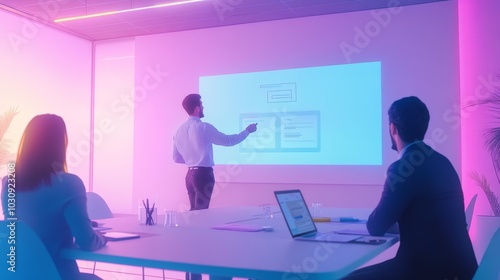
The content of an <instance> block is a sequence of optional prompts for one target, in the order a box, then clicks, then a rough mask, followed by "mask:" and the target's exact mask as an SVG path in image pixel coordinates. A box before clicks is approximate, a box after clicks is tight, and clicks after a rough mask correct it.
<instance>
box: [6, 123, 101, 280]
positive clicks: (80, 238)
mask: <svg viewBox="0 0 500 280" xmlns="http://www.w3.org/2000/svg"><path fill="white" fill-rule="evenodd" d="M67 145H68V136H67V133H66V125H65V124H64V121H63V119H62V118H61V117H59V116H56V115H49V114H47V115H39V116H36V117H34V118H33V119H32V120H31V121H30V122H29V123H28V126H27V127H26V129H25V131H24V134H23V136H22V139H21V143H20V144H19V150H18V154H17V161H16V163H15V176H16V216H17V219H18V220H19V221H22V222H24V223H26V224H27V225H28V226H30V227H31V228H32V229H33V230H34V231H35V232H36V233H37V234H38V236H39V237H40V239H41V240H42V241H43V243H44V244H45V246H46V247H47V250H48V251H49V253H50V255H51V256H52V258H53V259H54V263H55V264H56V266H57V268H58V270H59V273H60V274H61V277H62V278H63V279H79V278H80V276H81V275H80V272H79V270H78V266H77V265H76V262H75V261H74V260H68V259H63V258H60V257H59V256H58V255H59V251H60V250H61V249H62V248H65V247H71V246H73V237H74V242H75V243H76V244H77V245H78V246H79V247H80V248H82V249H84V250H96V249H99V248H101V247H103V246H104V245H105V244H106V239H105V238H104V237H103V236H102V235H101V234H100V233H98V232H95V231H94V230H93V229H92V225H91V221H90V219H89V217H88V214H87V205H86V204H87V198H86V195H85V186H84V185H83V182H82V180H81V179H80V178H79V177H78V176H76V175H74V174H70V173H67V169H66V148H67ZM2 204H3V205H2V206H3V212H4V216H5V217H7V180H6V177H5V178H4V180H3V182H2Z"/></svg>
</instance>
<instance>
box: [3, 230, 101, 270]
mask: <svg viewBox="0 0 500 280" xmlns="http://www.w3.org/2000/svg"><path fill="white" fill-rule="evenodd" d="M12 223H15V229H14V228H12V229H14V230H13V231H11V228H9V227H8V226H9V225H10V224H12ZM14 237H15V244H14V243H13V241H12V240H14ZM9 240H10V243H9ZM11 246H15V252H14V253H11V250H10V249H11V248H10V247H11ZM0 251H1V252H2V257H1V261H2V266H3V267H2V269H0V279H11V280H25V279H40V277H41V276H43V278H44V279H51V280H61V275H60V274H59V271H58V270H57V267H56V265H55V264H54V261H53V260H52V257H51V256H50V254H49V252H48V251H47V248H46V247H45V244H43V242H42V240H40V238H39V237H38V235H37V234H36V233H35V232H34V231H33V230H32V229H31V228H30V227H29V226H28V225H26V224H25V223H23V222H20V221H6V220H2V221H0ZM7 254H12V255H14V254H15V272H10V271H9V270H8V268H9V266H10V265H9V263H8V261H9V260H10V259H12V257H10V256H7ZM81 275H82V276H81V277H82V278H81V279H87V280H90V279H101V278H99V277H97V276H96V275H93V274H86V273H82V274H81Z"/></svg>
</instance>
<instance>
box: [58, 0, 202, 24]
mask: <svg viewBox="0 0 500 280" xmlns="http://www.w3.org/2000/svg"><path fill="white" fill-rule="evenodd" d="M201 1H204V0H186V1H179V2H171V3H165V4H157V5H153V6H147V7H141V8H133V9H126V10H118V11H111V12H104V13H97V14H90V15H84V16H76V17H67V18H60V19H55V20H54V22H64V21H71V20H77V19H85V18H95V17H102V16H109V15H115V14H122V13H128V12H135V11H142V10H148V9H154V8H163V7H169V6H176V5H182V4H189V3H194V2H201Z"/></svg>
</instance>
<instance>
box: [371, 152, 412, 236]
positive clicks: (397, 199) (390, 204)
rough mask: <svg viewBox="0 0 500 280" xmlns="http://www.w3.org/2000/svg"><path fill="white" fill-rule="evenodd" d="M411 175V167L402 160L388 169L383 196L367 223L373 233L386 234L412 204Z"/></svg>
mask: <svg viewBox="0 0 500 280" xmlns="http://www.w3.org/2000/svg"><path fill="white" fill-rule="evenodd" d="M410 175H411V168H409V167H407V166H405V165H404V164H403V163H402V161H401V160H398V161H396V162H394V163H393V164H392V165H391V166H389V168H388V169H387V178H386V180H385V183H384V190H383V192H382V197H381V199H380V201H379V203H378V205H377V207H376V208H375V210H373V212H372V213H371V215H370V217H369V218H368V222H367V225H366V227H367V229H368V232H369V233H370V234H371V235H375V236H382V235H384V234H385V233H386V232H387V231H388V229H389V228H390V227H391V226H393V225H394V224H395V223H396V222H397V221H398V220H399V218H400V217H401V216H402V214H403V212H404V211H405V210H406V209H407V208H408V205H410V203H411V200H412V197H413V186H412V183H411V180H410Z"/></svg>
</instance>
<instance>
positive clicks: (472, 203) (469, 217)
mask: <svg viewBox="0 0 500 280" xmlns="http://www.w3.org/2000/svg"><path fill="white" fill-rule="evenodd" d="M476 199H477V194H475V195H474V196H473V197H472V199H471V200H470V202H469V205H468V206H467V209H465V221H466V222H467V230H469V229H470V224H471V223H472V216H473V215H472V214H474V206H475V205H476Z"/></svg>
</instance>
